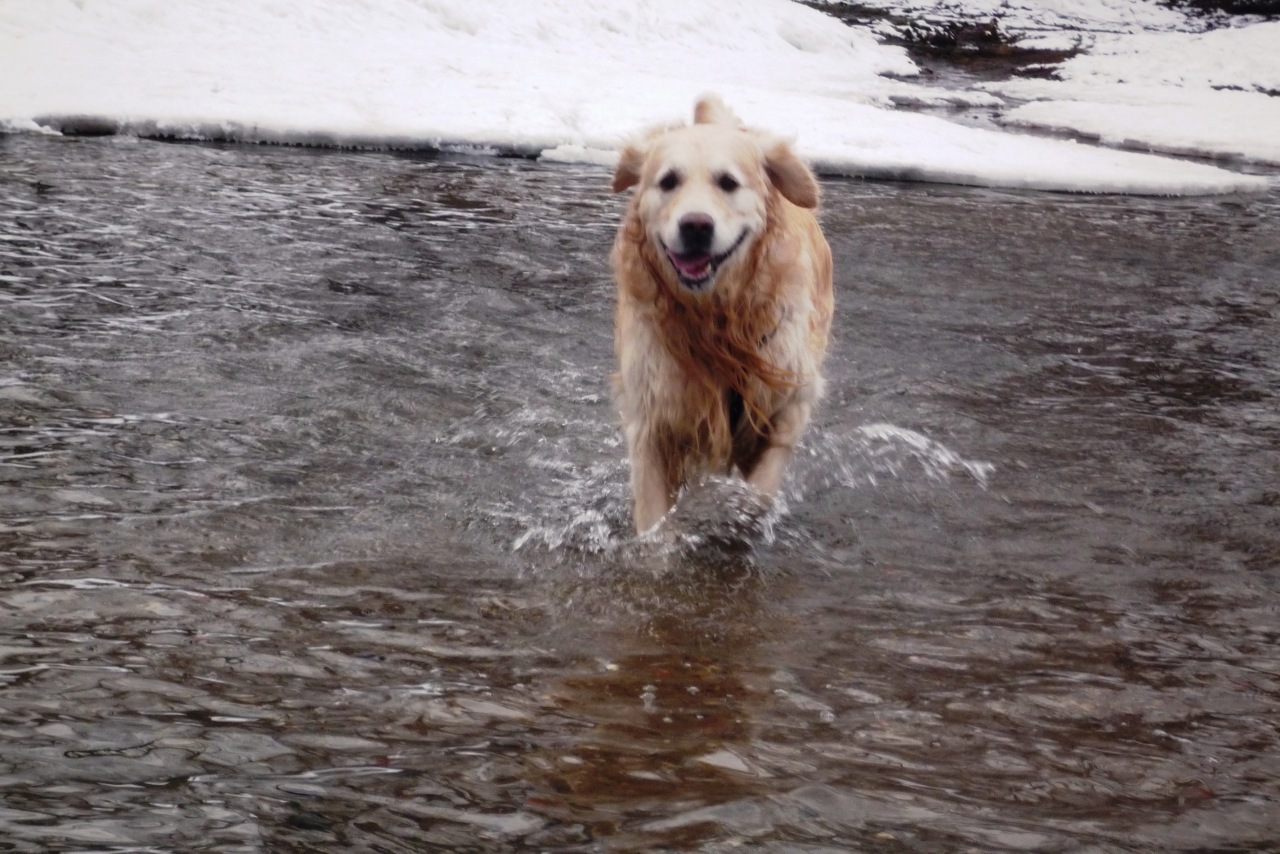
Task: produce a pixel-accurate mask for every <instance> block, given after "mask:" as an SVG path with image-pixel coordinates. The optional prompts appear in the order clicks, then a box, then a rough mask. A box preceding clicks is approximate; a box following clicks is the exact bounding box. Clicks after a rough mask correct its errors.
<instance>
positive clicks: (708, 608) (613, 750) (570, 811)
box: [530, 482, 795, 850]
mask: <svg viewBox="0 0 1280 854" xmlns="http://www.w3.org/2000/svg"><path fill="white" fill-rule="evenodd" d="M754 498H755V496H753V495H749V494H748V493H746V492H745V491H744V489H742V488H735V487H734V486H733V485H730V486H727V487H726V486H725V485H724V484H723V483H718V482H717V483H713V484H711V485H710V486H709V487H707V485H705V484H704V485H702V487H700V488H698V489H695V490H690V491H689V492H688V493H686V494H685V495H683V496H682V497H681V501H680V502H679V503H677V506H676V508H675V509H674V510H673V511H672V512H671V513H670V514H669V515H668V517H667V518H666V519H665V520H664V521H663V523H662V524H661V525H660V526H659V528H658V530H656V531H655V532H653V533H652V534H651V535H649V536H646V537H642V538H639V539H636V540H631V541H628V542H627V544H626V545H625V546H623V547H621V548H619V549H618V550H617V551H616V553H615V554H613V555H611V556H610V559H609V560H606V561H604V562H602V563H601V564H600V565H599V566H595V567H594V568H593V569H591V570H589V571H587V572H585V573H583V574H581V575H580V576H579V577H577V578H575V579H574V580H573V581H572V582H571V583H568V584H567V586H566V587H565V588H562V592H563V594H564V598H562V599H561V600H560V601H559V603H558V605H557V606H555V608H556V610H557V612H558V613H557V617H558V619H556V620H555V621H554V622H555V623H556V624H557V626H558V628H557V629H556V630H555V631H554V634H555V635H556V637H555V638H554V639H552V642H553V644H554V645H555V646H558V647H560V648H561V650H562V651H564V652H566V653H569V657H570V660H569V661H568V662H567V663H566V665H565V667H564V668H563V669H561V670H560V671H559V672H557V673H555V674H554V675H551V676H550V677H549V679H548V681H547V683H546V684H545V686H544V690H545V693H544V696H545V697H546V698H547V699H548V700H549V701H550V702H552V703H553V704H554V706H555V707H556V710H557V713H558V714H560V715H563V716H565V717H566V718H567V719H568V720H571V721H574V722H575V724H574V725H572V726H571V728H570V732H571V733H573V734H572V736H571V737H569V738H565V739H559V740H557V743H556V744H555V746H554V749H553V750H549V751H546V752H544V753H541V754H540V755H538V756H536V757H532V758H531V761H532V763H533V767H531V768H530V771H531V774H530V779H531V782H533V784H534V792H533V793H532V794H531V801H530V805H531V806H532V807H533V808H534V809H535V810H536V811H538V812H542V813H544V814H547V815H550V816H553V817H554V818H555V819H556V820H557V821H560V822H568V823H572V824H577V825H580V826H583V827H585V828H590V829H591V834H592V835H593V836H595V837H596V838H597V839H600V838H609V837H613V836H615V835H617V836H620V837H623V838H627V839H630V840H631V841H632V842H633V843H635V845H636V846H638V847H637V849H636V850H652V849H654V848H661V847H663V846H664V845H668V844H674V843H675V842H676V841H677V837H678V840H679V841H681V842H682V844H687V843H689V842H690V841H692V838H693V837H698V836H699V835H700V833H701V832H702V831H701V830H696V828H691V827H687V826H683V823H682V822H680V821H676V822H674V823H673V824H671V826H670V827H667V826H666V822H665V821H664V820H659V821H657V822H655V821H653V819H655V818H658V817H661V816H668V817H669V816H671V815H672V810H676V811H680V812H683V811H688V810H694V811H696V810H698V809H701V808H707V807H714V806H715V805H717V804H722V803H726V802H730V801H736V800H738V799H741V798H743V797H748V796H751V795H752V794H758V793H761V792H764V791H766V790H768V789H769V787H770V780H771V779H772V778H771V777H770V774H769V773H768V772H767V770H766V769H764V768H763V767H762V766H761V765H760V763H759V762H758V761H757V758H756V756H755V753H756V750H755V747H754V745H755V743H756V740H757V739H758V733H757V730H758V729H759V727H760V725H761V724H760V723H759V721H760V720H761V719H762V718H763V717H764V716H765V715H764V709H765V707H766V706H767V705H768V704H770V703H772V702H773V700H774V698H773V690H772V689H773V687H774V685H773V683H772V682H771V678H772V676H773V671H774V668H775V665H774V664H773V663H772V661H771V656H770V654H769V653H768V647H769V643H770V641H771V640H772V639H776V638H782V637H785V636H786V635H788V634H789V633H790V632H791V631H792V630H794V628H795V627H794V624H793V620H794V615H792V614H788V612H787V604H786V602H787V598H788V597H787V594H786V590H787V588H788V587H789V579H790V575H789V573H787V572H786V571H785V570H782V569H778V568H776V567H775V564H774V562H773V561H764V560H760V553H761V551H762V550H767V548H768V546H767V545H765V543H764V540H766V539H767V538H768V536H769V532H768V525H769V524H771V523H770V520H769V513H768V512H767V508H766V506H765V505H763V504H761V503H759V502H758V501H756V502H755V503H753V504H751V505H749V506H747V505H744V504H743V501H744V500H747V499H754ZM621 816H629V817H630V818H629V819H620V817H621ZM699 826H700V825H699ZM708 827H710V826H708ZM695 831H696V832H695ZM708 832H710V831H708ZM690 834H692V837H690V836H689V835H690Z"/></svg>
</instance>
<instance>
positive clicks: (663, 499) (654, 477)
mask: <svg viewBox="0 0 1280 854" xmlns="http://www.w3.org/2000/svg"><path fill="white" fill-rule="evenodd" d="M628 439H629V440H630V441H629V442H628V444H629V445H630V448H629V450H630V454H629V456H630V458H631V497H632V501H633V502H634V510H633V513H634V516H635V523H636V533H637V534H643V533H645V532H646V531H648V530H650V529H651V528H653V527H654V526H655V525H657V524H658V523H659V522H661V521H662V517H663V516H665V515H667V511H668V510H670V509H671V506H672V505H673V504H675V488H674V486H673V485H672V484H671V483H670V482H668V479H667V473H666V471H665V470H664V469H663V467H662V466H661V465H660V464H659V460H660V459H661V456H660V455H659V454H658V453H657V451H656V449H655V448H653V447H652V445H651V443H650V442H648V441H646V440H645V439H644V438H642V437H634V438H632V437H628Z"/></svg>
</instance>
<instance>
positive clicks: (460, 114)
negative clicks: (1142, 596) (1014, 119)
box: [0, 0, 1265, 194]
mask: <svg viewBox="0 0 1280 854" xmlns="http://www.w3.org/2000/svg"><path fill="white" fill-rule="evenodd" d="M1095 2H1102V0H1095ZM915 73H916V69H915V66H914V65H913V64H912V63H911V61H910V60H909V59H908V58H907V57H906V55H905V54H904V53H903V52H902V51H901V50H900V49H897V48H892V47H887V46H884V45H881V44H878V43H877V42H876V41H875V39H874V37H873V36H872V35H871V34H870V33H868V32H863V31H859V30H855V29H851V28H849V27H847V26H845V25H843V24H841V23H840V22H838V21H836V20H834V19H832V18H830V17H828V16H826V15H823V14H822V13H820V12H816V11H814V10H812V9H809V8H806V7H804V6H801V5H799V4H796V3H792V2H788V0H735V2H734V3H733V4H725V3H723V2H717V0H592V2H590V3H583V2H580V0H486V2H484V3H478V2H474V0H255V1H254V2H249V0H201V2H195V0H188V2H173V1H172V0H111V2H103V0H39V2H32V0H0V124H2V125H3V126H4V127H8V128H9V129H33V128H38V127H44V128H52V129H58V128H64V129H65V128H71V127H81V128H83V127H85V126H86V125H87V126H94V125H96V126H98V127H100V128H102V129H108V130H109V129H115V130H118V131H121V132H131V133H141V134H148V135H168V136H176V137H188V138H212V139H236V140H244V141H266V142H290V143H306V144H322V145H366V146H404V147H438V146H445V145H450V144H468V145H476V146H486V147H493V148H497V149H500V150H511V151H517V152H521V153H528V154H538V153H542V152H546V153H547V156H548V157H550V158H554V159H560V160H565V159H570V160H583V161H588V162H609V161H610V158H611V157H612V154H611V152H612V151H613V150H615V149H616V148H617V146H618V145H619V143H620V142H621V140H622V139H623V138H625V136H626V135H627V134H629V133H631V132H633V131H635V130H636V129H638V128H640V127H643V126H645V125H648V124H651V123H655V122H669V121H672V120H678V119H683V118H685V117H686V116H687V115H688V113H689V111H690V108H691V105H692V102H693V99H694V97H695V96H696V95H697V94H699V93H701V92H703V91H719V92H721V93H722V94H723V95H725V97H726V98H727V100H729V102H730V103H731V104H732V105H734V106H735V107H736V108H738V109H739V111H740V112H741V113H742V114H743V116H744V118H746V119H747V120H748V121H750V122H751V123H753V124H757V125H760V126H762V127H767V128H770V129H773V130H776V131H779V132H782V133H790V134H794V135H796V137H797V146H798V148H799V150H800V151H801V152H802V153H803V154H804V155H805V156H807V157H808V158H810V159H811V160H812V161H813V162H815V163H816V164H817V165H818V166H819V167H820V168H821V169H823V170H824V171H828V172H835V173H841V174H848V175H872V176H875V175H886V176H895V177H904V178H914V179H919V180H933V181H949V182H957V183H967V184H979V185H992V186H1013V187H1028V188H1036V189H1049V190H1074V191H1084V192H1128V193H1154V194H1185V193H1220V192H1231V191H1238V190H1250V189H1257V188H1259V187H1261V186H1263V185H1264V183H1265V182H1262V181H1261V180H1260V179H1256V178H1251V177H1248V176H1242V175H1238V174H1235V173H1232V172H1228V171H1224V170H1220V169H1213V168H1211V167H1207V166H1202V165H1198V164H1191V163H1182V162H1178V161H1172V160H1167V159H1161V158H1155V157H1143V156H1139V155H1134V154H1127V153H1124V152H1115V151H1109V150H1105V149H1100V148H1094V147H1091V146H1084V145H1072V144H1070V143H1066V142H1061V141H1055V140H1045V139H1037V138H1032V137H1027V136H1020V135H1014V134H1002V133H998V132H993V131H987V130H978V129H974V128H967V127H961V126H959V125H956V124H953V123H950V122H946V121H943V120H941V119H938V118H934V117H930V116H924V115H917V114H909V113H902V112H895V111H894V110H892V109H891V103H892V99H894V98H896V99H898V100H902V99H903V98H904V97H908V98H914V99H915V100H917V101H927V100H929V98H930V97H933V96H930V95H928V94H926V93H925V90H923V89H922V88H920V87H914V88H913V86H912V84H909V83H904V82H902V81H901V80H891V79H887V78H886V77H884V76H883V75H892V76H895V77H898V78H905V77H910V76H912V75H914V74H915ZM904 93H906V94H905V95H904ZM947 97H948V98H949V99H952V100H955V99H959V100H961V101H962V102H963V101H964V99H965V98H969V99H970V102H975V103H976V102H980V101H981V99H982V98H986V99H988V100H989V99H990V95H985V94H982V93H969V94H968V95H954V94H953V95H950V96H947Z"/></svg>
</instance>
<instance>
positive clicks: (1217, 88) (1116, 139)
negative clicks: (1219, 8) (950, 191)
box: [992, 21, 1280, 164]
mask: <svg viewBox="0 0 1280 854" xmlns="http://www.w3.org/2000/svg"><path fill="white" fill-rule="evenodd" d="M1139 60H1140V61H1139ZM1059 73H1060V76H1061V77H1062V79H1061V80H1060V81H1053V80H1021V81H1014V82H1007V83H1003V84H999V85H997V86H994V87H992V88H993V89H994V90H995V91H997V92H998V93H1000V94H1002V95H1005V96H1009V97H1015V98H1021V99H1033V100H1032V102H1031V103H1029V104H1025V105H1023V106H1019V107H1017V108H1015V109H1013V110H1011V111H1010V112H1009V113H1007V114H1006V116H1005V120H1006V121H1008V122H1010V123H1013V124H1020V125H1027V126H1032V127H1039V128H1051V129H1056V130H1069V131H1074V132H1077V133H1083V134H1088V135H1091V136H1095V137H1097V138H1099V139H1101V140H1102V141H1103V142H1107V143H1110V144H1114V145H1124V146H1127V147H1134V148H1145V149H1151V150H1154V151H1163V152H1171V153H1177V154H1193V155H1201V156H1205V157H1230V158H1240V159H1244V160H1252V161H1257V162H1261V163H1270V164H1280V21H1271V22H1254V23H1248V24H1245V25H1243V26H1237V27H1231V28H1229V29H1220V30H1214V31H1211V32H1204V33H1185V32H1139V33H1126V34H1116V35H1105V36H1099V37H1098V38H1097V39H1096V40H1095V42H1094V43H1093V45H1092V47H1091V48H1090V50H1089V52H1088V53H1087V54H1082V55H1080V56H1077V57H1075V58H1074V59H1071V60H1070V61H1068V62H1067V63H1066V64H1065V65H1064V66H1063V67H1062V69H1061V70H1060V72H1059Z"/></svg>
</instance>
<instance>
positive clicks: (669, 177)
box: [658, 172, 680, 193]
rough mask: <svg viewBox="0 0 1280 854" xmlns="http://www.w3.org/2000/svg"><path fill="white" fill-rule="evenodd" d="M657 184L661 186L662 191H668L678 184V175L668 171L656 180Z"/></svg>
mask: <svg viewBox="0 0 1280 854" xmlns="http://www.w3.org/2000/svg"><path fill="white" fill-rule="evenodd" d="M658 186H659V187H661V188H662V191H663V192H664V193H670V192H671V191H672V190H674V189H675V188H676V187H679V186H680V176H679V175H677V174H676V173H675V172H668V173H667V174H665V175H663V176H662V180H661V181H659V182H658Z"/></svg>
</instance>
